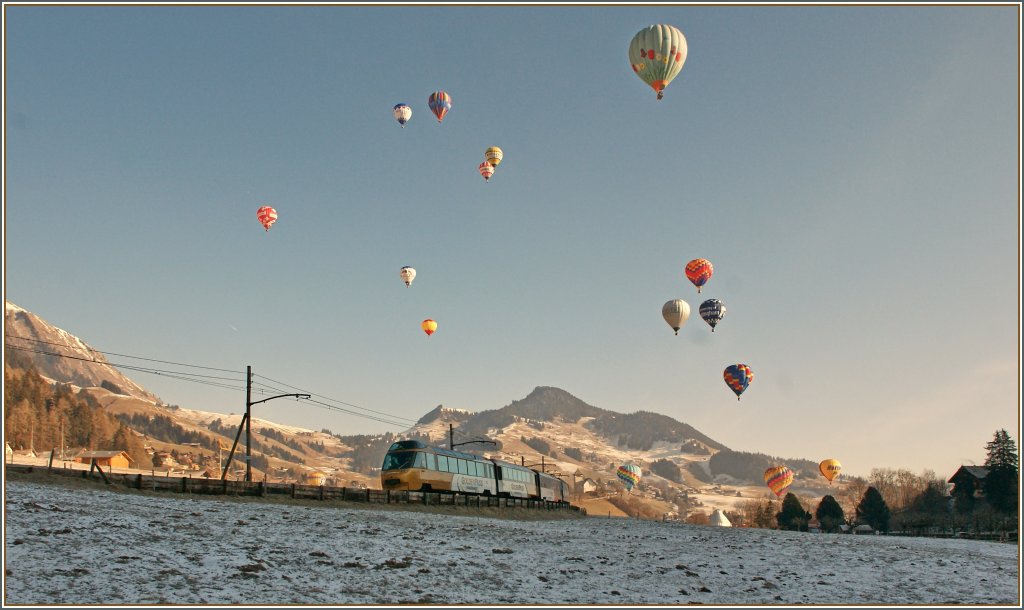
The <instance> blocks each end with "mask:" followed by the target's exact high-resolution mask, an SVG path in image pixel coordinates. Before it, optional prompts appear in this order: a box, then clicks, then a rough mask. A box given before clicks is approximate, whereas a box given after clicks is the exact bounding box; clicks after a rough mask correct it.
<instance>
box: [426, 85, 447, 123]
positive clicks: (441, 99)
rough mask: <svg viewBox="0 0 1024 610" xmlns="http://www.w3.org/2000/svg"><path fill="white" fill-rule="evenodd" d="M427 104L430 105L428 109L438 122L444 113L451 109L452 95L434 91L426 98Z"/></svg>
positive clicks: (441, 119)
mask: <svg viewBox="0 0 1024 610" xmlns="http://www.w3.org/2000/svg"><path fill="white" fill-rule="evenodd" d="M427 105H428V106H430V111H431V112H433V113H434V116H436V117H437V122H438V123H440V122H441V121H443V120H444V115H446V114H448V111H449V110H451V109H452V96H450V95H448V93H447V92H445V91H435V92H433V93H431V94H430V97H428V98H427Z"/></svg>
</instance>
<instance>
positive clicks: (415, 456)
mask: <svg viewBox="0 0 1024 610" xmlns="http://www.w3.org/2000/svg"><path fill="white" fill-rule="evenodd" d="M424 467H426V456H425V455H424V454H423V453H422V452H420V451H402V452H400V453H389V454H387V455H385V456H384V465H383V466H381V470H400V469H403V468H424Z"/></svg>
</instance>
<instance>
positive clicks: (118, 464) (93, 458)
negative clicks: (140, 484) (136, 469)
mask: <svg viewBox="0 0 1024 610" xmlns="http://www.w3.org/2000/svg"><path fill="white" fill-rule="evenodd" d="M75 461H76V462H78V463H79V464H91V463H93V462H95V463H96V465H97V466H100V467H102V468H131V466H132V464H134V463H135V460H133V459H132V458H131V456H130V455H128V454H127V453H125V452H124V451H83V452H81V453H79V454H78V455H76V456H75Z"/></svg>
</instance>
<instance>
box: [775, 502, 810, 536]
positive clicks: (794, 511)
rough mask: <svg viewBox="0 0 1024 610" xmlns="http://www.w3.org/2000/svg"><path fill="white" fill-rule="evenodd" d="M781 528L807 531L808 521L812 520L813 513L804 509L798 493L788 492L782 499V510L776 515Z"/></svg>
mask: <svg viewBox="0 0 1024 610" xmlns="http://www.w3.org/2000/svg"><path fill="white" fill-rule="evenodd" d="M775 520H776V521H777V522H778V524H779V528H781V529H784V530H794V531H799V532H806V531H807V522H808V521H810V520H811V513H809V512H807V511H806V510H804V507H803V505H802V504H800V498H797V497H796V494H793V493H787V494H786V497H785V498H783V500H782V510H781V511H780V512H779V514H777V515H776V516H775Z"/></svg>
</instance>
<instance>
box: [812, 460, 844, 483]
mask: <svg viewBox="0 0 1024 610" xmlns="http://www.w3.org/2000/svg"><path fill="white" fill-rule="evenodd" d="M842 469H843V465H842V464H840V463H839V460H836V459H832V458H829V459H827V460H822V462H821V463H820V464H818V470H820V471H821V476H823V477H825V478H826V479H828V484H829V485H831V484H832V479H834V478H836V477H838V476H839V471H840V470H842Z"/></svg>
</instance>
